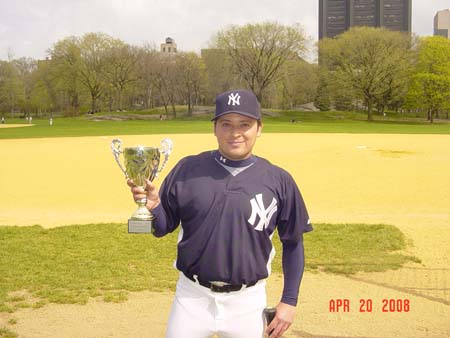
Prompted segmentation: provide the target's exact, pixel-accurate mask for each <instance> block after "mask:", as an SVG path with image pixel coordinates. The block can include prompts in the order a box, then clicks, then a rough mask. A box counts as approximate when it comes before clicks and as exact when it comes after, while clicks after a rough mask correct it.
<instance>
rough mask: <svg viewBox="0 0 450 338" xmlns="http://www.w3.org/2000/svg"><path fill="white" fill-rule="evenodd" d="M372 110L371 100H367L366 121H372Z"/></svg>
mask: <svg viewBox="0 0 450 338" xmlns="http://www.w3.org/2000/svg"><path fill="white" fill-rule="evenodd" d="M372 109H373V101H372V99H367V120H368V121H373V116H372Z"/></svg>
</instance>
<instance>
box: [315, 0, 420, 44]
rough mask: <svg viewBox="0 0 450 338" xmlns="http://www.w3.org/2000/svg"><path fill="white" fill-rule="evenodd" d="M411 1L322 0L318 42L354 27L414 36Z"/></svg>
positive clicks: (320, 1)
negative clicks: (378, 29)
mask: <svg viewBox="0 0 450 338" xmlns="http://www.w3.org/2000/svg"><path fill="white" fill-rule="evenodd" d="M411 16H412V0H319V40H320V39H322V38H324V37H328V38H332V37H335V36H336V35H339V34H341V33H344V32H345V31H347V30H348V29H349V28H350V27H353V26H369V27H384V28H387V29H390V30H394V31H400V32H408V33H411Z"/></svg>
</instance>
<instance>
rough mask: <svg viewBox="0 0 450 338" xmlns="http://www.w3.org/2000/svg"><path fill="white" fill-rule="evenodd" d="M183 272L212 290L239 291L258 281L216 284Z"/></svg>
mask: <svg viewBox="0 0 450 338" xmlns="http://www.w3.org/2000/svg"><path fill="white" fill-rule="evenodd" d="M183 274H184V275H185V276H186V277H187V278H189V279H190V280H191V281H193V282H195V283H198V284H200V285H201V286H204V287H205V288H208V289H210V290H211V291H212V292H233V291H239V290H241V289H242V287H244V286H245V287H247V288H249V287H251V286H254V285H255V284H256V283H257V282H254V283H250V284H237V285H232V284H225V285H216V284H214V283H211V282H206V281H202V280H200V279H198V278H197V279H195V278H194V276H192V275H188V274H187V273H184V272H183Z"/></svg>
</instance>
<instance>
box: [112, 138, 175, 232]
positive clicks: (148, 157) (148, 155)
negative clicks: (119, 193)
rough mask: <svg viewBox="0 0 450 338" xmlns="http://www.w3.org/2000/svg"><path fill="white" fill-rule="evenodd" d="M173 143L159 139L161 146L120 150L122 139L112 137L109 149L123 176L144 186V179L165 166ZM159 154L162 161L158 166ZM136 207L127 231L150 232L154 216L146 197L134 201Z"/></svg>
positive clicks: (153, 177) (154, 176)
mask: <svg viewBox="0 0 450 338" xmlns="http://www.w3.org/2000/svg"><path fill="white" fill-rule="evenodd" d="M172 148H173V143H172V141H171V140H170V139H167V138H166V139H164V140H162V141H161V148H156V147H143V146H137V147H130V148H125V149H124V150H122V141H121V140H120V139H114V140H112V142H111V150H112V153H113V155H114V158H115V159H116V162H117V164H118V165H119V167H120V169H121V170H122V172H123V173H124V174H125V178H126V179H129V178H131V179H132V180H133V182H134V184H136V185H137V186H141V187H145V180H146V179H149V180H150V181H153V180H154V179H155V178H156V177H157V176H158V173H159V172H161V170H163V169H164V167H165V166H166V163H167V160H168V159H169V155H170V153H171V152H172ZM120 154H122V155H123V157H124V162H125V166H123V165H122V163H120V160H119V156H120ZM161 154H162V155H164V161H163V162H162V164H161V166H160V163H161V161H160V158H161ZM136 203H137V205H138V208H137V210H136V211H135V212H134V213H133V214H132V215H131V218H130V219H129V220H128V232H129V233H150V232H151V231H152V228H153V219H154V216H153V215H152V213H151V212H150V211H149V210H148V209H147V207H146V204H147V199H146V198H143V199H141V200H137V201H136Z"/></svg>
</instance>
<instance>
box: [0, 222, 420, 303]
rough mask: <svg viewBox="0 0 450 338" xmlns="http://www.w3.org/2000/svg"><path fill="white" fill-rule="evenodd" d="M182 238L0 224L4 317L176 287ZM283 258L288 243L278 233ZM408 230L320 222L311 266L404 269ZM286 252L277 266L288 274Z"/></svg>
mask: <svg viewBox="0 0 450 338" xmlns="http://www.w3.org/2000/svg"><path fill="white" fill-rule="evenodd" d="M176 243H177V234H176V233H174V234H170V235H168V236H166V237H164V238H162V239H158V238H155V237H153V236H151V235H130V234H127V231H126V225H122V224H89V225H73V226H65V227H58V228H54V229H43V228H41V227H40V226H32V227H15V226H2V227H0V248H1V253H2V254H1V255H0V312H14V311H16V310H17V309H19V308H24V307H41V306H43V305H45V304H46V303H48V302H54V303H80V304H84V303H86V302H87V301H88V299H89V298H90V297H101V298H102V299H104V300H105V301H109V302H121V301H124V300H126V299H127V294H128V292H130V291H141V290H151V291H161V290H173V289H174V287H175V283H176V280H177V275H178V273H177V271H176V270H175V269H174V268H173V266H172V263H173V261H174V259H175V255H176ZM274 243H275V244H276V249H277V252H278V253H281V245H280V243H279V240H278V237H277V236H275V238H274ZM405 247H406V244H405V239H404V236H403V235H402V233H401V232H400V231H399V230H398V229H397V228H395V227H393V226H388V225H357V224H337V225H331V224H317V225H315V230H314V231H313V232H312V233H309V234H307V235H305V250H306V257H307V268H308V269H313V270H323V271H327V272H334V273H343V274H350V273H355V272H358V271H384V270H387V269H397V268H400V267H401V266H402V265H403V264H404V263H406V262H408V261H411V260H412V261H417V259H415V258H413V257H409V256H405V255H403V254H402V253H400V252H399V250H402V249H404V248H405ZM280 257H281V254H278V255H277V256H276V258H275V260H274V263H273V270H274V272H281V271H282V269H281V261H280V260H281V258H280Z"/></svg>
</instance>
